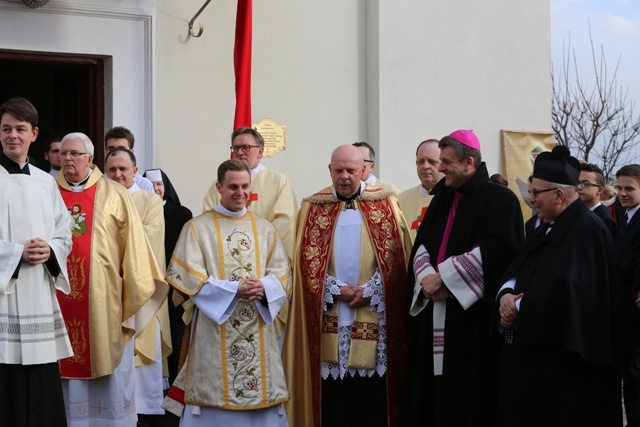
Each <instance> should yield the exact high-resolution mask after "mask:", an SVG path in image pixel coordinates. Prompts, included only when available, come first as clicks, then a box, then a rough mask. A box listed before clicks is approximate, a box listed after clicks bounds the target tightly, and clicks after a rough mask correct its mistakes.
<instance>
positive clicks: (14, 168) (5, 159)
mask: <svg viewBox="0 0 640 427" xmlns="http://www.w3.org/2000/svg"><path fill="white" fill-rule="evenodd" d="M0 165H1V166H2V167H4V168H5V169H6V170H7V172H9V173H10V174H15V173H22V174H25V175H31V173H30V171H29V166H28V165H29V158H28V157H27V161H26V162H24V163H20V162H16V161H15V160H13V159H10V158H9V156H7V155H6V154H5V153H4V151H2V150H0Z"/></svg>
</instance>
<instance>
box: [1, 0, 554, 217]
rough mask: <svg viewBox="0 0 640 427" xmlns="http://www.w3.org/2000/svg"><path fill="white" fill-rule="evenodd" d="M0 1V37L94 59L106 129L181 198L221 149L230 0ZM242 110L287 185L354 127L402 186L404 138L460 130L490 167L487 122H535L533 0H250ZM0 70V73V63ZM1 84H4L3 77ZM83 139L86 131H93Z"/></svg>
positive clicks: (544, 77) (539, 111) (320, 177)
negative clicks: (120, 135)
mask: <svg viewBox="0 0 640 427" xmlns="http://www.w3.org/2000/svg"><path fill="white" fill-rule="evenodd" d="M203 3H204V0H179V1H178V0H73V1H72V0H50V1H49V3H48V4H47V5H46V6H44V7H42V8H38V9H29V8H27V7H26V6H24V5H22V4H21V3H20V2H18V1H17V0H9V1H7V0H0V49H11V50H17V51H29V52H55V53H77V54H80V55H96V56H100V57H103V58H105V59H106V62H105V63H106V67H105V83H106V87H105V104H106V105H105V128H109V127H111V126H114V125H124V126H127V127H129V128H130V129H132V130H133V131H134V133H135V134H136V154H137V156H138V158H139V163H140V166H141V169H143V170H144V169H146V168H151V167H160V168H162V169H164V170H165V171H166V172H167V174H168V175H169V177H170V178H171V180H172V181H173V183H174V185H175V186H176V188H177V190H178V193H179V194H180V197H181V199H182V202H183V204H185V205H186V206H188V207H189V208H190V209H192V210H193V211H194V213H199V212H200V209H201V200H202V197H203V196H204V194H205V192H206V190H207V188H208V187H209V185H210V184H211V181H212V180H214V179H215V174H216V169H217V166H218V165H219V163H220V162H221V161H222V160H224V159H227V158H228V157H229V149H228V147H229V145H230V144H229V143H230V141H229V135H230V133H231V131H232V126H233V115H234V108H235V95H234V84H235V83H234V82H235V79H234V75H233V44H234V31H235V13H236V2H235V1H222V0H213V1H212V2H211V3H210V4H209V6H208V7H207V9H205V11H204V12H203V13H202V14H201V15H200V17H199V18H198V19H197V20H196V27H197V26H198V24H200V23H203V24H204V32H203V34H202V37H200V38H193V37H189V36H188V22H189V20H190V19H191V18H192V16H193V15H194V14H195V13H196V11H197V10H198V9H199V8H200V7H201V6H202V4H203ZM253 9H254V10H253V79H252V83H253V84H252V87H253V89H252V98H253V110H252V111H253V121H254V123H256V122H258V121H260V120H261V119H264V118H269V119H272V120H274V121H275V122H277V123H279V124H284V125H286V126H287V149H286V151H283V152H280V153H278V154H277V155H276V156H275V157H273V158H267V159H265V160H264V164H265V165H266V166H267V167H270V168H273V169H277V170H280V171H282V172H284V173H286V174H287V175H288V176H289V178H290V180H291V181H292V184H293V187H294V190H295V192H296V195H297V196H298V199H299V200H301V199H302V198H303V197H305V196H307V195H309V194H311V193H312V192H314V191H316V190H318V189H320V188H323V187H324V186H326V185H327V184H328V183H329V171H328V169H327V164H328V163H329V158H330V154H331V151H332V150H333V149H334V148H335V147H336V146H338V145H340V144H348V143H352V142H355V141H367V142H369V143H371V144H372V145H373V146H374V147H375V148H376V149H377V151H378V156H377V157H378V158H377V160H378V161H377V168H376V171H375V173H376V175H377V176H378V177H379V178H380V179H382V180H383V181H387V182H392V183H394V184H395V185H397V186H398V187H399V188H400V189H402V190H404V189H406V188H409V187H412V186H415V185H416V184H417V177H416V173H415V166H414V160H415V148H416V146H417V145H418V143H419V142H420V141H422V140H424V139H427V138H433V137H435V138H440V137H442V136H444V135H446V134H447V133H449V132H451V131H453V130H455V129H459V128H467V129H473V130H474V131H475V132H476V133H477V134H478V136H479V137H480V140H481V143H482V147H483V149H482V151H483V156H484V158H485V160H486V161H487V164H488V167H489V171H490V172H491V173H493V172H501V149H500V130H501V129H514V130H532V131H549V130H550V117H551V101H550V99H551V73H550V17H549V13H550V12H549V1H548V0H525V1H521V2H512V1H508V0H488V1H485V2H476V1H472V0H453V1H450V0H401V1H390V0H386V1H383V0H352V1H344V0H325V1H297V0H269V1H263V0H254V2H253ZM0 74H1V71H0ZM3 84H5V82H3ZM101 142H102V141H97V142H96V143H101Z"/></svg>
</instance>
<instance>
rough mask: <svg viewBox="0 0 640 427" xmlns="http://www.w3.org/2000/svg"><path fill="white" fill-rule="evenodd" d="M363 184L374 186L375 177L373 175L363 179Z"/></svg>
mask: <svg viewBox="0 0 640 427" xmlns="http://www.w3.org/2000/svg"><path fill="white" fill-rule="evenodd" d="M362 182H364V183H365V184H369V185H374V184H375V183H376V176H375V175H374V174H371V175H369V178H367V179H365V180H364V181H362Z"/></svg>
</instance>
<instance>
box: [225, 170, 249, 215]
mask: <svg viewBox="0 0 640 427" xmlns="http://www.w3.org/2000/svg"><path fill="white" fill-rule="evenodd" d="M216 189H217V190H218V193H220V203H221V204H222V206H224V207H225V208H227V209H229V210H230V211H231V212H240V211H241V210H242V208H244V207H245V206H246V205H247V200H249V194H250V193H251V175H250V174H249V172H247V171H234V170H228V171H227V172H226V173H225V174H224V181H222V183H220V182H216Z"/></svg>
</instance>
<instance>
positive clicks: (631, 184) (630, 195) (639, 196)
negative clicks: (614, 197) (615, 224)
mask: <svg viewBox="0 0 640 427" xmlns="http://www.w3.org/2000/svg"><path fill="white" fill-rule="evenodd" d="M618 200H619V201H620V204H621V205H622V207H623V208H625V209H633V208H635V207H636V206H638V205H640V182H639V180H638V179H636V178H634V177H631V176H626V175H621V176H619V177H618Z"/></svg>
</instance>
